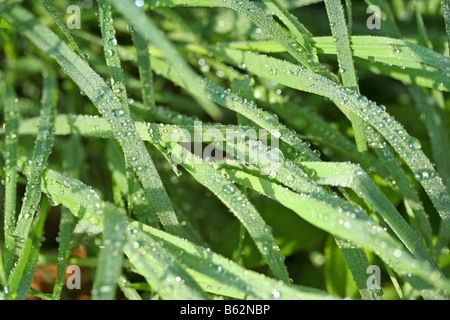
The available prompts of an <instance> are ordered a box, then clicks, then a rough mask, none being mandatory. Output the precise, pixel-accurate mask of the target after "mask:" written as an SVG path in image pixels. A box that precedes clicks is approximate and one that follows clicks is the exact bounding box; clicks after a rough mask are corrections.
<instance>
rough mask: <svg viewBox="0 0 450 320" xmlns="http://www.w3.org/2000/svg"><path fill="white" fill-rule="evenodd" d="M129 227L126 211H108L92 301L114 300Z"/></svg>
mask: <svg viewBox="0 0 450 320" xmlns="http://www.w3.org/2000/svg"><path fill="white" fill-rule="evenodd" d="M126 227H127V219H126V213H125V211H124V210H112V211H109V210H107V211H106V212H105V217H104V223H103V243H102V249H101V250H100V254H99V258H98V266H97V269H96V274H95V279H94V285H93V289H92V299H94V300H113V299H115V293H116V292H115V289H116V286H117V281H118V279H119V276H120V274H121V271H122V259H123V254H122V248H123V246H124V245H125V239H126V238H125V231H126Z"/></svg>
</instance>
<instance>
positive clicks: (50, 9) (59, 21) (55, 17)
mask: <svg viewBox="0 0 450 320" xmlns="http://www.w3.org/2000/svg"><path fill="white" fill-rule="evenodd" d="M39 2H40V3H41V4H42V6H43V7H44V8H45V9H46V10H47V12H48V13H49V14H50V16H51V17H52V19H53V21H55V23H56V25H57V26H58V28H59V29H60V30H61V31H62V33H63V34H64V36H65V37H66V38H67V40H69V43H70V44H71V45H72V46H73V48H74V49H75V51H76V52H77V53H78V54H79V55H80V57H81V58H83V60H84V61H85V62H86V63H87V59H86V55H85V54H84V53H83V52H82V51H81V49H80V47H79V46H78V44H77V42H76V41H75V39H74V38H73V36H72V34H71V33H70V30H69V28H67V24H66V23H65V22H64V21H63V20H62V19H61V13H60V12H59V11H58V9H56V8H55V6H54V5H53V4H52V3H50V1H47V0H39Z"/></svg>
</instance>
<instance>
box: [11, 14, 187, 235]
mask: <svg viewBox="0 0 450 320" xmlns="http://www.w3.org/2000/svg"><path fill="white" fill-rule="evenodd" d="M2 15H3V16H4V17H5V18H6V19H7V20H8V21H9V22H11V23H12V24H14V25H17V27H18V28H19V29H20V30H22V31H23V33H24V35H25V36H27V38H29V40H30V41H31V42H33V43H34V44H35V45H36V46H37V47H39V48H40V49H41V50H43V51H44V52H46V53H47V54H49V55H50V56H51V57H53V58H54V59H55V60H56V61H57V62H58V63H59V64H60V65H61V66H62V67H63V69H64V70H66V72H67V74H68V75H69V76H70V77H71V78H72V79H73V80H74V81H75V83H76V84H77V85H78V86H79V87H80V89H81V90H83V91H84V92H85V94H86V95H87V96H88V97H89V99H91V101H92V102H93V103H94V105H95V106H96V107H97V108H98V110H99V111H100V113H101V114H102V115H103V116H104V118H105V119H106V120H107V121H108V122H109V123H110V125H111V128H112V130H113V132H114V135H115V137H116V139H117V140H118V141H119V143H120V145H121V147H122V149H123V150H124V154H125V155H126V156H127V157H128V158H129V159H130V163H131V164H132V166H133V169H134V171H135V172H136V175H137V176H138V178H139V180H140V181H141V183H142V185H143V187H144V189H145V191H146V192H147V194H148V195H149V197H150V199H151V201H152V205H153V206H154V207H155V209H156V211H157V212H158V217H159V218H160V220H161V222H162V224H163V226H164V227H165V228H166V230H168V231H169V232H173V233H176V234H182V228H181V226H180V224H179V222H178V219H177V217H176V214H175V212H174V210H173V207H172V204H171V202H170V199H169V197H168V195H167V193H166V190H165V188H164V186H163V184H162V182H161V180H160V179H159V174H158V172H157V170H156V168H155V166H154V164H153V162H152V160H151V158H150V155H149V153H148V152H147V150H146V149H145V145H144V144H143V142H142V141H141V140H140V139H139V138H138V137H137V134H136V131H135V128H134V125H133V123H132V121H131V119H130V118H129V117H128V116H127V115H126V113H125V111H124V110H123V107H122V105H121V103H120V101H119V100H118V98H117V97H116V96H115V95H114V94H113V92H112V91H111V89H110V88H109V86H108V85H107V84H106V83H105V82H104V81H103V79H102V78H101V77H100V76H99V75H98V74H97V73H95V72H94V71H93V70H92V69H91V68H90V67H89V66H88V65H87V64H86V63H84V61H83V60H81V58H79V57H78V56H77V55H76V54H74V53H73V52H72V51H71V50H70V49H69V48H68V47H67V46H66V45H65V44H64V43H63V42H61V40H60V39H59V38H58V37H57V36H56V35H55V34H54V33H53V32H52V31H51V30H49V29H48V28H46V27H45V26H43V25H42V24H40V23H39V21H38V20H37V19H36V18H34V17H33V15H32V14H30V13H29V12H28V11H27V10H25V9H24V8H22V7H19V6H14V7H12V8H6V9H5V10H4V11H3V12H2Z"/></svg>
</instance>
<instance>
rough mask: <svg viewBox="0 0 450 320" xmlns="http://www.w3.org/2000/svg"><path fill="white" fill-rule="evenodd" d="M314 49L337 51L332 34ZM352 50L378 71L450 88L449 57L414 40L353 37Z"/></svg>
mask: <svg viewBox="0 0 450 320" xmlns="http://www.w3.org/2000/svg"><path fill="white" fill-rule="evenodd" d="M313 40H314V43H313V45H314V48H315V49H316V50H317V52H318V53H319V54H326V55H335V54H337V49H336V45H335V44H334V40H333V38H332V37H315V38H313ZM350 40H351V49H352V52H353V56H354V57H355V60H356V62H357V63H358V64H359V65H362V66H363V67H365V68H367V69H369V70H371V71H372V72H375V73H377V74H378V73H381V74H383V75H386V76H389V77H392V78H394V79H397V80H400V81H404V82H406V83H416V84H417V85H420V86H424V87H428V88H435V89H438V90H441V91H449V90H450V84H449V80H448V74H449V73H450V67H449V63H448V58H446V57H444V56H443V55H441V54H439V53H437V52H435V51H433V50H430V49H428V48H425V47H423V46H421V45H418V44H415V43H412V42H410V41H406V40H401V39H394V38H387V37H375V36H370V37H368V36H352V37H350ZM227 45H228V46H229V47H230V48H235V49H240V50H252V51H258V52H262V53H279V52H284V51H285V49H284V48H283V47H282V46H281V45H279V44H278V43H275V42H272V41H265V42H232V43H228V44H227Z"/></svg>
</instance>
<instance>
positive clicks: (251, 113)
mask: <svg viewBox="0 0 450 320" xmlns="http://www.w3.org/2000/svg"><path fill="white" fill-rule="evenodd" d="M152 63H153V67H154V70H155V72H158V73H159V74H161V75H162V76H164V77H167V78H169V79H170V80H171V81H173V82H174V83H176V84H178V85H180V86H183V84H182V82H181V81H180V78H179V75H178V74H177V73H176V72H173V71H172V70H171V68H170V67H169V66H168V65H167V64H165V63H164V62H162V61H161V60H159V59H152ZM194 80H195V81H197V82H198V83H199V85H200V86H202V88H204V90H205V94H206V95H207V97H208V98H209V99H212V100H213V101H215V102H216V103H217V104H219V105H221V106H223V107H225V108H227V109H229V110H232V111H235V112H237V113H239V114H241V115H243V116H245V117H246V118H247V119H250V120H251V121H253V122H254V123H255V124H257V125H259V126H260V127H261V128H263V129H265V130H267V131H269V132H271V133H272V134H276V135H278V136H279V138H280V139H281V140H282V141H284V142H286V143H287V144H289V145H290V146H291V147H292V148H293V149H294V150H296V151H297V152H298V153H299V155H301V157H302V158H304V159H316V160H317V159H318V157H317V155H316V154H315V153H314V152H313V151H312V150H311V149H309V146H308V145H307V144H306V143H305V142H303V141H302V140H301V139H300V138H299V136H298V135H297V133H295V132H294V131H292V130H290V129H288V128H287V127H286V126H284V125H282V124H280V122H279V119H278V116H277V115H275V114H272V113H270V112H267V111H263V110H261V109H259V108H257V107H256V106H255V104H254V103H253V102H252V101H247V100H245V99H243V98H242V97H240V96H238V95H237V94H235V93H233V92H231V90H230V89H224V88H222V87H220V86H218V85H216V84H214V83H212V82H211V81H209V80H207V79H204V78H201V77H196V78H195V79H194ZM277 132H278V133H277Z"/></svg>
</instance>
